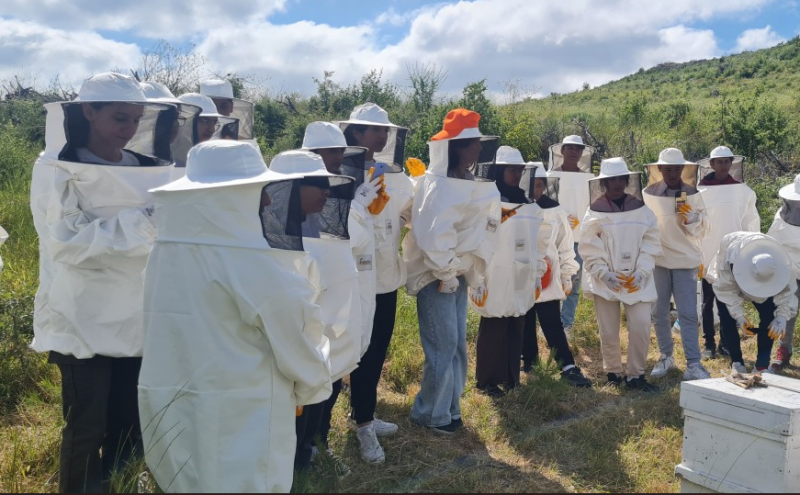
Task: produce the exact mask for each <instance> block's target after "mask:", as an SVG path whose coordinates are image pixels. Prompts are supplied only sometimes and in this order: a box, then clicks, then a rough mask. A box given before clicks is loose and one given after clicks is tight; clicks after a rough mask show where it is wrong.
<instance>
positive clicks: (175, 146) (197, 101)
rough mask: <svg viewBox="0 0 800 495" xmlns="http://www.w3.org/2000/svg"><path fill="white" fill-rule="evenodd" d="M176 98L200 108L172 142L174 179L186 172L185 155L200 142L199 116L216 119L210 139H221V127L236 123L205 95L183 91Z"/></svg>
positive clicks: (184, 103)
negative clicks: (220, 111)
mask: <svg viewBox="0 0 800 495" xmlns="http://www.w3.org/2000/svg"><path fill="white" fill-rule="evenodd" d="M178 100H179V101H180V102H181V104H183V105H193V106H196V107H200V108H201V109H202V110H201V111H200V113H199V114H198V115H197V117H195V118H194V119H193V120H192V122H191V124H192V125H188V124H189V123H188V122H187V125H184V126H183V127H181V128H180V130H179V131H178V136H177V137H176V138H175V140H174V141H173V142H172V145H171V148H172V155H173V157H174V158H175V179H180V178H181V177H183V176H184V175H185V174H186V157H187V156H188V155H189V150H191V149H192V146H194V145H196V144H198V143H199V142H200V136H199V134H198V122H199V120H200V119H201V118H215V119H217V123H218V128H217V130H215V131H214V134H213V135H212V137H211V139H222V129H223V128H225V127H228V128H230V127H231V126H236V125H238V120H237V119H235V118H233V117H226V116H225V115H222V114H221V113H219V112H217V107H216V106H215V105H214V101H213V100H212V99H211V98H209V97H207V96H203V95H201V94H199V93H184V94H182V95H180V96H179V97H178ZM229 139H235V137H229Z"/></svg>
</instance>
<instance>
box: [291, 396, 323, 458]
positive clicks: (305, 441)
mask: <svg viewBox="0 0 800 495" xmlns="http://www.w3.org/2000/svg"><path fill="white" fill-rule="evenodd" d="M324 412H325V402H319V403H317V404H309V405H307V406H303V413H302V414H301V415H300V416H297V418H295V422H294V431H295V433H296V434H297V448H296V449H295V452H294V468H295V469H307V468H308V467H309V466H310V465H311V447H313V446H314V442H315V441H316V438H317V435H318V434H319V429H320V425H321V424H322V415H323V414H324Z"/></svg>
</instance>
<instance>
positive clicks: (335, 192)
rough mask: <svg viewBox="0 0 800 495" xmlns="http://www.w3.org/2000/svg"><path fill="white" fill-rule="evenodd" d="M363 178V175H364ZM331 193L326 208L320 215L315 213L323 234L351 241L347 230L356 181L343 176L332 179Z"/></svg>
mask: <svg viewBox="0 0 800 495" xmlns="http://www.w3.org/2000/svg"><path fill="white" fill-rule="evenodd" d="M362 176H363V174H362ZM329 182H330V192H331V195H330V196H328V200H327V201H326V202H325V206H324V207H323V209H322V211H321V212H319V213H314V214H313V215H314V217H316V221H317V223H318V225H319V231H320V233H322V234H327V235H329V236H333V237H336V238H337V239H350V232H349V230H348V229H347V219H348V218H349V216H350V202H351V201H352V200H353V196H354V195H355V187H356V186H355V184H356V181H355V179H353V178H351V177H346V176H343V177H341V178H339V179H338V180H336V179H330V180H329Z"/></svg>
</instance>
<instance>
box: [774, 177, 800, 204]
mask: <svg viewBox="0 0 800 495" xmlns="http://www.w3.org/2000/svg"><path fill="white" fill-rule="evenodd" d="M778 196H780V197H781V198H782V199H785V200H787V201H800V174H798V175H796V176H795V177H794V182H792V183H791V184H789V185H788V186H783V187H782V188H780V190H779V191H778Z"/></svg>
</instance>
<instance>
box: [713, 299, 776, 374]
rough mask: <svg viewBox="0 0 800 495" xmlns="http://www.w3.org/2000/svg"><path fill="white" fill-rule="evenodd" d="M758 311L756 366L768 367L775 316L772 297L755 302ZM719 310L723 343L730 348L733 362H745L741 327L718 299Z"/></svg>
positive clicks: (729, 351)
mask: <svg viewBox="0 0 800 495" xmlns="http://www.w3.org/2000/svg"><path fill="white" fill-rule="evenodd" d="M753 306H755V307H756V311H758V318H759V323H758V327H757V328H755V329H754V330H755V331H756V339H758V340H757V341H756V344H757V349H758V350H757V351H756V352H757V355H756V368H766V367H767V366H769V358H770V354H772V339H771V338H770V337H769V324H770V323H772V320H773V318H774V317H775V303H774V302H773V301H772V298H771V297H770V298H769V299H767V300H766V301H764V302H763V303H756V302H754V303H753ZM717 312H718V313H719V328H720V334H721V336H722V343H723V344H724V345H725V347H726V348H727V349H728V353H730V356H731V362H732V363H742V364H744V358H743V357H742V345H741V339H740V338H739V328H738V327H737V325H736V320H734V319H733V317H732V316H731V314H730V313H729V312H728V307H727V306H725V304H724V303H722V302H721V301H719V300H717Z"/></svg>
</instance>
